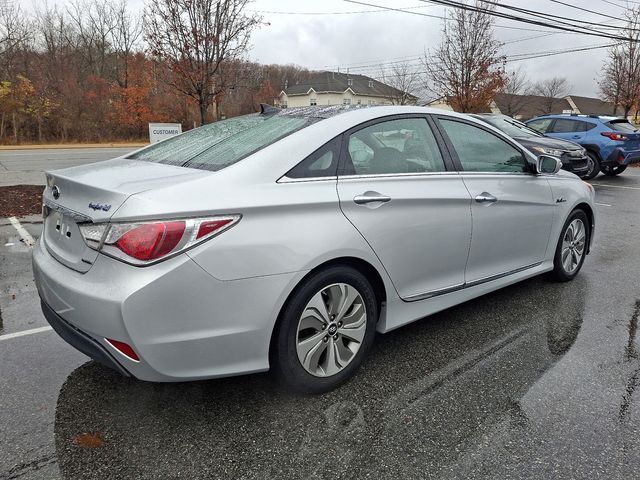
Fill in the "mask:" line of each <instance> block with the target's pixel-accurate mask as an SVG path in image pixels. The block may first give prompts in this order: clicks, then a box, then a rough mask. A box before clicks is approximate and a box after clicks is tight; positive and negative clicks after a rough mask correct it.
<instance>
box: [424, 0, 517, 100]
mask: <svg viewBox="0 0 640 480" xmlns="http://www.w3.org/2000/svg"><path fill="white" fill-rule="evenodd" d="M475 6H477V7H479V8H482V9H492V8H493V7H492V5H490V4H488V3H485V2H483V1H481V0H476V1H475ZM449 20H450V21H448V22H445V23H444V27H443V29H442V43H441V44H440V46H439V47H438V48H437V49H436V50H435V51H434V52H433V53H430V54H426V55H425V56H424V58H423V63H424V66H425V69H426V71H427V79H426V84H425V86H426V88H427V89H429V90H431V91H432V92H433V93H434V94H436V95H438V96H440V97H444V99H445V100H446V101H448V103H449V104H450V105H451V107H452V108H453V109H454V110H456V111H460V112H478V111H482V110H486V109H487V107H488V105H489V104H490V103H491V100H493V98H494V96H495V93H496V92H498V91H499V90H500V89H501V88H502V87H503V86H504V83H505V80H506V79H505V72H504V61H505V58H504V56H502V55H501V54H500V53H499V52H500V49H501V47H502V44H501V43H500V42H498V41H497V40H496V39H495V38H494V36H493V23H494V20H493V17H491V16H490V15H487V14H484V13H479V12H476V11H468V10H463V9H452V11H451V12H450V13H449Z"/></svg>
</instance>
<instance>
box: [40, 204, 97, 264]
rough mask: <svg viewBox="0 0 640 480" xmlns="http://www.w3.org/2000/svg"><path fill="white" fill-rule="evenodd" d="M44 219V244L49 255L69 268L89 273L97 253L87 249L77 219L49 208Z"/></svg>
mask: <svg viewBox="0 0 640 480" xmlns="http://www.w3.org/2000/svg"><path fill="white" fill-rule="evenodd" d="M47 210H48V211H47ZM44 217H45V218H44V229H43V234H44V240H45V242H44V243H45V245H46V248H47V250H48V251H49V253H51V255H52V256H53V257H55V258H56V259H57V260H58V261H59V262H60V263H62V264H64V265H66V266H67V267H69V268H72V269H74V270H77V271H80V272H86V271H88V270H89V268H91V265H93V262H94V261H95V259H96V256H97V252H95V251H94V250H91V249H90V248H89V247H87V244H86V243H85V241H84V239H83V238H82V234H81V233H80V228H79V227H78V224H77V223H76V221H75V219H74V218H72V217H70V216H67V215H65V214H64V213H62V212H59V211H56V210H51V209H47V208H45V215H44Z"/></svg>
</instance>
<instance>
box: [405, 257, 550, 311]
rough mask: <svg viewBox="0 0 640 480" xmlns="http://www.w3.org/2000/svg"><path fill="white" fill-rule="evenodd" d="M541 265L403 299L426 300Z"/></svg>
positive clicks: (537, 263)
mask: <svg viewBox="0 0 640 480" xmlns="http://www.w3.org/2000/svg"><path fill="white" fill-rule="evenodd" d="M540 265H542V262H536V263H532V264H531V265H526V266H524V267H520V268H516V269H513V270H509V271H508V272H504V273H497V274H495V275H489V276H488V277H483V278H479V279H477V280H473V281H471V282H465V283H459V284H456V285H451V286H450V287H445V288H439V289H437V290H431V291H429V292H425V293H418V294H415V295H409V296H408V297H403V298H402V300H404V301H405V302H417V301H420V300H426V299H428V298H433V297H437V296H440V295H445V294H447V293H453V292H457V291H459V290H464V289H465V288H470V287H476V286H478V285H482V284H483V283H487V282H491V281H493V280H498V279H500V278H504V277H508V276H509V275H515V274H516V273H520V272H524V271H525V270H529V269H531V268H535V267H539V266H540Z"/></svg>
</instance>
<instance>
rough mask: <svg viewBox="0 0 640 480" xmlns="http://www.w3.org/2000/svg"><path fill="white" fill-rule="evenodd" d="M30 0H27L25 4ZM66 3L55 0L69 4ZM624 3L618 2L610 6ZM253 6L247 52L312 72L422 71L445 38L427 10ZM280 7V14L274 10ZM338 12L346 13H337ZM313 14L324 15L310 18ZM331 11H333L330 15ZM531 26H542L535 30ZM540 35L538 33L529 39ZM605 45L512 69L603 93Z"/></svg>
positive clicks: (306, 3)
mask: <svg viewBox="0 0 640 480" xmlns="http://www.w3.org/2000/svg"><path fill="white" fill-rule="evenodd" d="M27 1H29V0H21V1H20V3H23V2H24V3H27ZM65 1H67V0H53V1H52V0H49V3H58V4H61V5H64V3H65ZM362 1H363V2H365V3H370V4H375V5H381V6H386V7H393V8H403V9H407V8H408V9H410V10H411V11H412V12H415V13H421V14H427V15H436V16H443V15H445V14H446V9H445V8H444V7H441V6H438V5H429V4H427V3H424V2H420V1H417V0H362ZM563 1H564V3H569V4H573V5H576V6H578V5H579V6H580V7H582V8H584V9H588V10H593V11H595V12H599V13H604V14H606V15H609V16H614V17H618V16H619V15H620V14H621V13H622V12H623V10H624V7H622V5H623V4H626V1H625V0H609V1H606V0H563ZM128 3H129V4H130V5H131V8H132V10H134V11H138V12H139V11H141V10H142V6H143V3H144V2H143V0H131V1H129V2H128ZM502 3H504V4H508V5H516V6H519V7H523V8H528V9H531V10H538V11H544V12H545V13H551V14H555V15H562V16H566V17H571V18H576V19H580V20H583V21H590V22H604V25H608V26H611V25H620V24H622V21H617V20H615V19H611V18H607V17H603V16H599V15H598V14H595V13H588V12H585V11H582V10H577V9H573V8H570V7H567V6H563V5H560V4H557V3H555V2H553V1H552V0H503V1H502ZM612 3H616V4H620V5H621V6H620V7H616V6H614V5H612ZM250 8H251V9H252V10H256V11H259V12H261V14H262V15H263V16H264V20H265V22H268V25H265V26H263V27H262V28H260V29H259V30H258V31H256V32H255V33H254V35H253V37H252V42H251V44H252V46H251V51H250V52H249V57H250V58H251V59H252V60H256V61H259V62H262V63H293V64H297V65H300V66H304V67H307V68H310V69H336V70H337V69H338V68H340V70H342V71H346V69H347V68H349V69H350V71H351V72H353V73H362V74H365V75H371V76H375V75H376V74H377V73H378V72H379V71H380V66H379V64H380V63H384V62H389V61H398V60H404V59H406V61H407V62H409V63H411V64H415V65H416V67H415V68H416V70H420V66H419V64H420V60H419V58H418V56H419V55H420V54H422V53H423V52H424V51H425V50H428V49H432V48H434V47H435V46H437V45H438V43H439V41H440V35H441V29H442V20H440V19H437V18H428V17H425V16H422V15H416V14H410V13H403V12H392V11H377V12H367V13H345V12H362V11H371V10H379V9H378V8H375V7H369V6H364V5H357V4H353V3H347V2H346V1H344V0H255V1H254V2H253V3H252V4H251V6H250ZM276 12H281V13H276ZM338 12H340V13H338ZM308 13H323V14H320V15H315V14H314V15H311V14H308ZM327 13H332V14H327ZM496 25H500V26H504V27H509V28H501V27H497V28H496V29H495V34H496V37H497V38H498V39H499V40H500V41H502V42H504V43H505V46H504V47H503V51H504V54H505V55H507V56H511V55H517V54H526V53H538V52H541V53H542V52H549V51H555V50H563V49H569V48H581V47H589V46H596V45H606V44H608V43H610V40H608V39H606V38H598V37H590V36H586V35H577V34H564V33H556V34H553V35H547V36H543V37H541V35H543V32H541V31H540V30H547V29H546V28H545V27H538V26H535V25H526V24H523V23H517V22H513V21H509V20H504V19H499V20H498V21H497V23H496ZM527 29H532V30H537V31H529V30H527ZM531 37H538V38H531ZM605 55H606V49H600V50H591V51H586V52H578V53H568V54H563V55H557V56H550V57H546V58H538V59H533V60H524V61H518V62H509V63H508V64H507V67H508V68H509V69H512V68H515V67H517V66H519V65H521V66H522V68H523V69H525V71H526V72H527V74H528V77H529V78H530V79H531V80H532V81H536V80H541V79H544V78H547V77H551V76H563V77H566V78H568V80H569V82H570V84H571V87H572V88H571V93H573V94H575V95H585V96H597V95H598V86H597V77H598V73H599V71H600V69H601V66H602V62H603V59H604V57H605Z"/></svg>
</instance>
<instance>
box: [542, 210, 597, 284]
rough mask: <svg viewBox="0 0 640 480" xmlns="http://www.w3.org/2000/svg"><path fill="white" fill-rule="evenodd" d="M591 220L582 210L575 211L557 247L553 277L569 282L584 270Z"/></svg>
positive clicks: (567, 222) (568, 220) (566, 223)
mask: <svg viewBox="0 0 640 480" xmlns="http://www.w3.org/2000/svg"><path fill="white" fill-rule="evenodd" d="M589 235H590V231H589V220H588V219H587V215H586V214H585V213H584V212H583V211H582V210H574V211H573V212H571V215H569V218H567V221H566V222H565V224H564V226H563V227H562V233H561V234H560V238H559V239H558V245H557V246H556V254H555V257H554V259H553V271H552V272H551V273H552V276H553V277H554V278H555V279H556V280H558V281H561V282H568V281H569V280H573V278H574V277H575V276H576V275H577V274H578V272H579V271H580V269H581V268H582V264H583V262H584V257H585V255H586V254H587V247H588V245H589Z"/></svg>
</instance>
